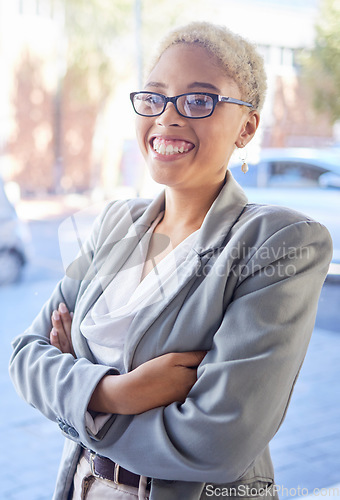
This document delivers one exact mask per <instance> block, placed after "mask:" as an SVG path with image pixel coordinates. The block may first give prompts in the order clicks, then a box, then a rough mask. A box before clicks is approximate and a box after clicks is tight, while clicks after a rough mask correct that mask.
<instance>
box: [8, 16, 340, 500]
mask: <svg viewBox="0 0 340 500" xmlns="http://www.w3.org/2000/svg"><path fill="white" fill-rule="evenodd" d="M264 92H265V75H264V71H263V63H262V60H261V58H260V57H259V56H258V54H257V53H256V51H255V49H254V48H253V47H252V46H251V45H250V44H249V43H248V42H246V41H245V40H243V39H242V38H240V37H238V36H236V35H234V34H232V33H231V32H229V31H228V30H227V29H225V28H222V27H217V26H213V25H210V24H207V23H192V24H190V25H188V26H186V27H184V28H182V29H180V30H178V31H175V32H172V33H171V34H170V35H169V36H168V37H167V39H166V40H165V41H164V44H163V45H162V46H161V48H160V51H159V54H158V57H157V58H156V60H155V62H154V64H153V66H152V69H151V72H150V73H149V76H148V79H147V82H146V84H145V87H144V90H143V91H141V92H137V93H133V94H131V100H132V103H133V106H134V109H135V111H136V113H137V125H136V127H137V137H138V141H139V146H140V149H141V151H142V153H143V155H144V157H145V160H146V162H147V164H148V168H149V170H150V172H151V175H152V177H153V178H154V179H155V180H156V181H157V182H159V183H161V184H164V185H165V191H164V192H162V193H161V194H160V195H159V196H158V197H157V198H156V199H155V200H153V201H151V202H150V201H149V200H142V199H136V200H130V201H128V202H115V203H112V204H110V205H109V206H108V207H107V208H106V210H105V211H104V212H103V214H102V215H101V216H100V217H99V218H98V220H97V221H96V224H95V226H94V229H93V231H92V234H91V237H90V238H89V239H88V241H87V242H86V243H85V244H84V246H83V248H82V250H81V255H80V257H79V258H78V259H77V260H76V261H75V262H74V263H73V264H72V266H70V267H69V268H68V270H67V272H66V276H65V278H64V279H63V280H62V281H61V282H60V283H59V285H58V286H57V288H56V290H55V291H54V293H53V294H52V296H51V298H50V300H49V301H48V302H47V304H45V306H44V308H43V309H42V311H41V313H40V314H39V316H38V317H37V319H36V320H35V321H34V323H33V324H32V326H31V327H30V329H29V330H28V331H26V332H25V334H24V335H22V336H20V337H19V338H17V339H16V340H15V341H14V343H13V345H14V354H13V356H12V360H11V366H10V371H11V376H12V378H13V381H14V384H15V386H16V388H17V391H18V392H19V393H20V394H21V395H22V396H23V397H24V398H25V399H26V400H27V401H28V402H29V403H30V404H32V405H33V406H35V407H36V408H38V409H39V410H40V411H41V412H42V413H43V414H44V415H46V416H47V417H48V418H50V419H52V420H57V421H58V423H59V426H60V428H61V429H62V431H63V433H64V435H65V436H66V437H67V438H68V439H67V440H66V445H65V450H64V454H63V458H62V461H61V466H60V471H59V476H58V481H57V486H56V491H55V496H54V498H55V499H58V500H59V499H69V498H73V499H78V498H86V499H106V498H112V499H117V498H119V499H120V498H124V499H125V498H149V497H150V498H151V499H153V500H154V499H155V500H167V499H172V500H173V499H174V500H175V499H180V500H181V499H183V500H191V499H204V498H208V497H211V496H221V494H223V496H226V495H227V496H229V497H230V496H232V497H243V498H254V497H258V496H266V497H268V496H269V497H277V493H276V491H275V486H274V475H273V468H272V463H271V459H270V454H269V449H268V443H269V441H270V440H271V438H272V437H273V436H274V434H275V433H276V431H277V430H278V428H279V426H280V424H281V422H282V420H283V418H284V415H285V412H286V409H287V405H288V402H289V399H290V395H291V392H292V388H293V386H294V383H295V380H296V377H297V375H298V372H299V370H300V368H301V364H302V361H303V358H304V356H305V353H306V349H307V345H308V342H309V339H310V335H311V332H312V329H313V325H314V320H315V314H316V309H317V303H318V297H319V294H320V290H321V287H322V284H323V281H324V278H325V276H326V273H327V269H328V265H329V262H330V258H331V240H330V237H329V234H328V232H327V230H326V229H325V228H324V227H323V226H321V225H320V224H318V223H317V222H315V221H313V220H311V219H309V218H308V217H306V216H304V215H301V214H299V213H297V212H295V211H292V210H289V209H287V208H282V207H281V208H280V207H274V206H261V205H255V204H249V203H248V202H247V198H246V196H245V194H244V192H243V191H242V189H241V188H240V186H239V185H238V184H237V183H236V182H235V181H234V180H233V178H232V176H231V174H230V172H229V171H228V170H227V165H228V161H229V159H230V156H231V154H232V152H233V151H234V149H235V147H238V148H242V147H244V146H245V145H246V144H248V142H249V141H250V140H251V139H252V138H253V136H254V134H255V132H256V129H257V127H258V124H259V112H260V109H261V106H262V103H263V99H264ZM57 309H58V310H57ZM69 311H72V312H74V316H72V314H70V313H69ZM51 316H52V320H51ZM51 321H52V325H53V328H52V331H51V326H52V325H51ZM84 450H86V451H84ZM99 476H101V477H99ZM103 478H104V479H103Z"/></svg>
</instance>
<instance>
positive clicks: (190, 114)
mask: <svg viewBox="0 0 340 500" xmlns="http://www.w3.org/2000/svg"><path fill="white" fill-rule="evenodd" d="M130 99H131V102H132V105H133V109H134V110H135V112H136V113H137V114H138V115H141V116H159V115H161V114H162V113H163V112H164V111H165V108H166V105H167V103H168V102H172V104H173V105H174V106H175V108H176V111H177V113H178V114H180V115H181V116H184V117H185V118H194V119H198V118H207V117H208V116H210V115H212V114H213V112H214V109H215V106H216V104H217V103H218V102H227V103H230V104H240V105H241V106H248V108H252V107H253V106H252V104H250V103H249V102H244V101H240V100H239V99H234V98H233V97H224V96H221V95H218V94H209V93H207V92H189V93H187V94H180V95H176V96H174V97H166V96H165V95H163V94H158V93H157V92H147V91H144V90H143V91H141V92H132V93H131V94H130Z"/></svg>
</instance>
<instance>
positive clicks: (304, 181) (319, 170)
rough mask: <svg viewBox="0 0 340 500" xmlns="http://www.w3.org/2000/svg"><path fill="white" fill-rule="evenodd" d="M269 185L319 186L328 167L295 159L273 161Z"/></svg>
mask: <svg viewBox="0 0 340 500" xmlns="http://www.w3.org/2000/svg"><path fill="white" fill-rule="evenodd" d="M269 172H270V175H269V186H282V187H317V186H318V180H319V177H320V175H322V174H324V173H325V172H327V169H326V168H323V167H318V166H316V165H312V164H310V163H304V162H301V161H294V160H282V161H273V162H271V163H270V169H269Z"/></svg>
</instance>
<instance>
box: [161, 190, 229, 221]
mask: <svg viewBox="0 0 340 500" xmlns="http://www.w3.org/2000/svg"><path fill="white" fill-rule="evenodd" d="M223 184H224V183H223V182H222V183H221V182H220V183H218V184H216V185H212V186H205V187H203V188H200V189H195V190H193V191H192V192H188V190H177V189H174V188H171V187H166V189H165V213H164V217H163V221H162V222H163V226H165V227H169V228H170V227H171V228H174V227H177V228H191V229H193V230H196V229H199V228H200V227H201V225H202V222H203V220H204V217H205V216H206V214H207V212H208V210H209V209H210V207H211V205H212V204H213V202H214V201H215V199H216V197H217V196H218V194H219V192H220V191H221V189H222V186H223Z"/></svg>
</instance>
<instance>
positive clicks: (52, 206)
mask: <svg viewBox="0 0 340 500" xmlns="http://www.w3.org/2000/svg"><path fill="white" fill-rule="evenodd" d="M193 20H205V21H212V22H215V23H218V24H224V25H226V26H227V27H229V28H230V29H231V30H233V31H235V32H237V33H239V34H241V35H242V36H244V37H245V38H247V39H249V40H250V41H252V42H254V43H255V44H256V45H257V47H258V49H259V51H260V52H261V53H262V54H263V56H264V60H265V64H266V71H267V75H268V93H267V99H266V104H265V107H264V110H263V113H262V118H261V126H260V130H259V132H258V134H257V137H256V140H254V141H252V144H251V145H250V147H248V148H247V149H248V151H247V161H248V163H249V165H250V170H249V172H248V174H247V175H244V174H242V173H241V171H240V159H239V158H238V157H237V154H236V155H235V157H234V158H233V159H232V162H231V169H232V171H233V174H234V176H235V178H236V179H237V180H238V182H240V183H241V184H242V185H243V187H244V189H245V190H246V192H247V194H248V197H249V199H250V200H251V201H254V202H259V203H274V204H275V203H277V204H281V205H287V206H291V207H293V208H295V209H297V210H299V211H301V212H304V213H306V214H307V215H310V216H311V217H313V218H315V219H317V220H319V221H320V222H323V223H324V224H325V225H326V226H327V227H328V229H329V231H330V232H331V235H332V238H333V242H334V253H333V261H332V264H331V267H330V272H329V275H328V277H327V280H326V283H325V285H324V288H323V290H322V294H321V299H320V305H319V311H318V316H317V321H316V328H315V331H314V333H313V338H312V342H311V345H310V349H309V352H308V354H307V358H306V362H305V365H304V367H303V369H302V372H301V376H300V379H299V381H298V384H297V386H296V389H295V391H294V395H293V398H292V403H291V407H290V410H289V411H288V415H287V418H286V420H285V422H284V424H283V426H282V428H281V429H280V431H279V433H278V434H277V436H276V437H275V438H274V441H273V446H272V449H273V459H274V463H275V465H276V471H277V477H276V480H277V483H278V484H279V485H281V486H282V488H283V487H286V488H288V490H289V491H287V492H286V491H283V492H282V495H280V496H285V497H294V496H306V491H304V492H302V491H301V489H300V491H298V489H297V488H298V487H300V488H306V490H307V491H308V494H312V492H313V488H317V487H318V488H330V487H332V486H334V485H337V484H338V483H340V452H339V450H340V404H339V394H340V326H339V325H340V312H339V301H340V286H339V283H340V278H339V277H340V270H339V268H340V1H339V0H285V1H284V2H282V1H280V0H242V1H240V0H209V1H207V0H186V1H183V0H171V2H170V1H165V0H157V2H156V1H153V0H11V1H10V2H9V1H6V0H0V75H1V77H0V309H1V317H2V322H1V324H0V337H1V343H2V350H1V353H0V356H1V358H0V368H1V373H0V389H1V393H2V395H3V410H2V412H1V413H2V416H1V419H0V432H1V439H2V442H3V445H4V447H5V449H6V452H5V453H3V454H1V455H0V464H1V468H2V470H3V471H5V473H6V474H5V479H4V483H3V486H2V490H1V491H0V499H1V500H2V499H3V500H21V499H22V500H48V499H50V498H51V495H52V491H53V482H54V479H55V475H56V468H57V465H58V460H59V457H60V452H61V447H62V437H61V436H60V435H59V431H58V429H57V426H56V425H55V424H54V423H51V422H49V421H45V419H44V418H43V417H41V416H40V415H39V414H38V412H36V411H35V410H33V409H32V408H30V407H28V406H27V405H26V404H25V403H23V402H22V401H21V400H20V399H19V397H18V396H17V395H16V394H15V392H14V389H13V388H12V386H11V383H10V381H9V379H8V374H7V365H8V359H9V356H10V353H11V347H10V340H11V339H12V338H13V337H14V336H15V335H17V334H19V333H21V332H22V331H23V330H24V329H25V328H26V327H27V326H28V325H29V324H30V322H31V320H32V319H33V318H34V316H35V315H36V314H37V313H38V311H39V310H40V308H41V306H42V304H43V302H44V301H45V300H46V299H47V298H48V296H49V294H50V293H51V292H52V290H53V288H54V286H55V284H56V283H57V281H58V280H59V279H60V278H61V277H62V275H63V271H64V265H65V262H66V261H67V260H68V259H69V255H68V251H69V250H70V252H71V251H73V250H74V246H72V245H73V243H72V242H71V240H72V239H74V238H73V234H71V232H70V231H69V230H68V228H69V224H68V221H69V220H70V219H69V217H70V216H72V215H74V214H76V220H77V224H78V227H79V228H80V230H81V231H82V232H83V233H84V234H86V233H87V232H88V231H89V228H90V226H91V223H92V221H93V218H94V216H95V215H96V214H97V213H98V211H99V210H100V207H101V206H102V205H103V203H105V202H106V201H107V200H108V199H114V198H127V197H131V196H147V197H152V196H154V194H155V193H156V192H157V191H159V189H160V188H161V187H160V186H157V185H155V184H154V183H153V182H152V180H151V179H150V178H149V176H148V173H147V170H146V168H145V166H144V163H143V159H142V156H141V155H140V153H139V151H138V147H137V143H136V140H135V133H134V118H135V116H134V112H133V110H132V106H131V103H130V101H129V93H130V92H131V91H135V90H140V89H141V88H142V86H143V75H144V74H145V71H147V67H148V61H149V60H150V59H151V57H152V53H153V51H154V49H155V45H156V43H157V42H158V41H159V40H160V39H161V38H162V36H163V35H164V34H165V33H166V32H167V31H168V30H169V29H171V28H172V27H175V26H178V25H182V24H185V23H187V22H190V21H193ZM71 247H72V248H71ZM75 250H77V249H75ZM9 462H10V463H11V469H10V471H9V472H8V473H7V472H6V471H7V470H8V463H9ZM294 488H295V490H296V491H294ZM327 491H328V490H327ZM335 493H336V492H335ZM337 494H338V496H339V495H340V490H339V489H338V490H337ZM327 495H329V496H336V495H330V494H329V491H328V493H327ZM322 496H325V495H322ZM183 500H184V499H183Z"/></svg>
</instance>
